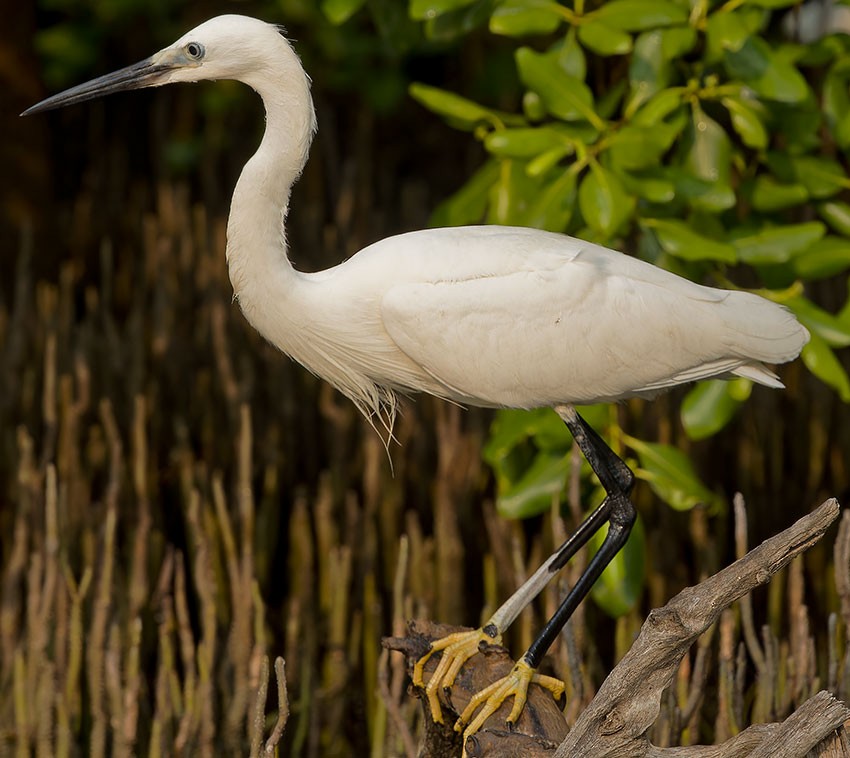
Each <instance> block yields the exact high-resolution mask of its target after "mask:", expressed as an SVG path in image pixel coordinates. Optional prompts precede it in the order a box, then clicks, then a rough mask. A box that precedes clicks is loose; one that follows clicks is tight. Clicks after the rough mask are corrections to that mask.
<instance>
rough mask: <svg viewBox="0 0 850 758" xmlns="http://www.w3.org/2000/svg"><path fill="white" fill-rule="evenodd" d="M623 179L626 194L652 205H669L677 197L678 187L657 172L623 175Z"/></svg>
mask: <svg viewBox="0 0 850 758" xmlns="http://www.w3.org/2000/svg"><path fill="white" fill-rule="evenodd" d="M621 179H622V180H623V187H624V188H625V189H626V192H628V193H629V194H630V195H636V196H637V197H639V198H642V199H644V200H648V201H649V202H650V203H659V204H663V203H669V202H672V201H673V200H674V198H675V197H676V186H675V185H674V184H673V182H671V181H670V180H669V179H668V178H667V177H665V176H664V175H663V174H662V173H661V172H660V171H657V170H649V171H642V172H640V173H637V174H634V173H623V175H622V177H621Z"/></svg>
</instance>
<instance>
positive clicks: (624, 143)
mask: <svg viewBox="0 0 850 758" xmlns="http://www.w3.org/2000/svg"><path fill="white" fill-rule="evenodd" d="M675 137H676V129H675V127H671V126H669V125H667V124H657V125H656V126H655V127H642V126H625V127H623V128H622V129H621V130H620V131H618V132H617V133H615V134H614V135H612V137H611V138H610V140H609V141H608V145H609V147H608V157H609V158H610V159H611V163H612V164H613V165H614V166H615V167H617V168H620V169H625V170H627V171H629V170H635V169H642V168H649V167H651V166H656V165H658V163H659V162H660V161H661V157H662V155H663V154H664V153H666V152H667V150H669V149H670V145H671V144H672V143H673V140H674V139H675Z"/></svg>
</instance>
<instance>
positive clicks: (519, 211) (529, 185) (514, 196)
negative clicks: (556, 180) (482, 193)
mask: <svg viewBox="0 0 850 758" xmlns="http://www.w3.org/2000/svg"><path fill="white" fill-rule="evenodd" d="M539 187H540V182H539V180H538V179H537V178H536V177H530V176H529V175H528V173H527V172H526V171H525V165H524V164H523V163H522V162H521V161H516V160H507V159H505V160H502V161H501V164H500V166H499V177H498V179H497V180H496V182H495V183H494V184H493V186H492V188H491V189H490V203H489V205H488V207H487V223H488V224H503V225H505V226H524V225H525V215H526V211H527V208H528V202H529V199H530V198H532V197H535V196H536V195H537V192H538V191H539Z"/></svg>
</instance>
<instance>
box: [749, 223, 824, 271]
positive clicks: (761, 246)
mask: <svg viewBox="0 0 850 758" xmlns="http://www.w3.org/2000/svg"><path fill="white" fill-rule="evenodd" d="M825 234H826V226H824V224H822V223H821V222H820V221H808V222H806V223H803V224H785V225H783V226H774V227H766V228H763V229H760V230H759V231H758V232H756V233H754V234H747V235H743V236H737V237H736V238H734V239H732V244H733V245H734V247H735V250H737V251H738V257H739V258H740V259H741V260H742V261H744V262H745V263H749V264H751V265H754V266H756V265H763V264H768V263H785V262H786V261H789V260H790V259H791V258H792V257H793V256H794V255H795V254H796V253H799V252H801V251H804V250H807V249H808V248H809V247H811V246H812V245H813V244H814V243H815V242H817V241H818V240H819V239H821V238H822V237H823V236H824V235H825Z"/></svg>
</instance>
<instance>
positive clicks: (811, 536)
mask: <svg viewBox="0 0 850 758" xmlns="http://www.w3.org/2000/svg"><path fill="white" fill-rule="evenodd" d="M838 512H839V506H838V502H837V501H836V500H834V499H831V500H827V501H826V502H825V503H824V504H823V505H821V506H820V507H819V508H817V509H816V510H815V511H813V512H812V513H810V514H809V515H807V516H804V517H803V518H801V519H800V520H799V521H797V522H796V523H795V524H793V525H792V526H790V527H789V528H788V529H786V530H785V531H784V532H781V533H780V534H777V535H776V536H775V537H771V538H770V539H768V540H766V541H765V542H763V543H762V544H761V545H759V546H758V547H757V548H755V549H753V550H751V551H750V552H749V553H747V554H746V555H745V556H744V557H743V558H741V559H740V560H737V561H735V563H733V564H732V565H731V566H729V567H727V568H725V569H723V570H722V571H719V572H717V573H716V574H715V575H714V576H711V577H709V578H708V579H706V580H705V581H704V582H702V583H700V584H698V585H697V586H695V587H688V588H686V589H684V590H682V591H681V592H680V593H679V594H678V595H676V597H674V598H673V599H672V600H671V601H670V602H669V603H667V605H665V606H664V607H663V608H659V609H656V610H654V611H652V612H651V613H650V614H649V617H648V618H647V620H646V621H645V622H644V625H643V627H642V628H641V632H640V635H639V636H638V638H637V640H636V641H635V643H634V645H632V648H631V650H629V652H628V653H627V654H626V655H625V656H624V658H623V660H622V661H620V663H619V664H618V665H617V667H616V668H615V669H614V670H613V671H612V672H611V674H610V675H609V676H608V678H607V679H606V680H605V681H604V682H603V684H602V686H601V687H600V688H599V692H598V693H597V694H596V697H595V698H594V699H593V701H592V702H591V703H590V705H589V706H588V707H587V708H586V709H585V710H584V712H583V713H582V714H581V716H579V719H578V721H576V724H575V727H574V728H573V729H572V731H571V732H570V733H569V735H568V736H567V738H566V739H565V740H564V741H563V742H562V743H561V745H560V747H559V748H558V750H557V751H556V753H555V758H568V756H576V755H593V756H598V757H599V758H603V757H610V758H617V757H619V756H622V757H623V758H637V757H638V756H649V755H652V756H657V755H663V754H665V753H664V752H662V751H659V750H655V749H653V750H654V752H652V753H650V748H651V746H650V743H649V739H648V737H647V736H646V733H647V731H648V730H649V728H650V727H651V726H652V724H653V722H654V721H655V719H656V718H657V717H658V713H659V710H660V705H661V693H662V692H663V691H664V689H665V687H667V685H668V684H670V682H671V681H672V680H673V677H674V675H675V673H676V670H677V668H678V667H679V663H680V662H681V660H682V658H683V657H684V655H685V653H686V652H687V651H688V649H689V648H690V646H691V645H692V644H693V643H694V642H695V641H696V639H697V638H698V637H699V636H700V635H701V634H702V633H703V632H705V631H706V630H707V629H708V628H709V627H710V626H711V625H712V624H713V623H714V622H715V621H717V619H718V617H719V616H720V613H721V611H723V609H725V608H728V607H729V606H730V605H731V604H732V603H734V602H735V601H736V600H738V599H739V598H741V597H743V596H744V595H746V594H747V593H748V592H751V591H752V590H754V589H755V588H756V587H759V586H761V585H763V584H766V583H767V582H768V580H769V579H770V577H771V576H773V575H774V574H775V573H776V572H777V571H779V570H780V569H782V568H784V567H785V566H787V565H788V564H789V563H790V562H791V560H792V559H793V558H795V557H796V556H797V555H799V554H800V553H802V552H804V551H805V550H807V549H808V548H809V547H811V546H812V545H814V544H815V543H816V542H817V541H818V540H819V539H820V538H821V537H823V535H824V533H825V532H826V530H827V529H828V528H829V526H830V524H832V522H833V521H835V519H836V518H837V517H838ZM845 711H846V709H845ZM848 716H850V711H848V712H847V714H846V715H845V717H844V718H842V719H840V720H839V721H838V724H835V725H834V726H832V727H831V728H830V729H829V730H827V733H826V734H828V733H829V731H832V730H834V729H836V728H837V727H838V725H840V724H841V723H842V722H843V721H844V720H845V719H846V718H847V717H848ZM783 726H784V725H783ZM826 734H824V735H823V736H824V737H825V736H826ZM739 754H740V753H739ZM804 754H805V753H803V755H804ZM667 755H669V753H667ZM796 755H800V754H799V753H797V754H796Z"/></svg>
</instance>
